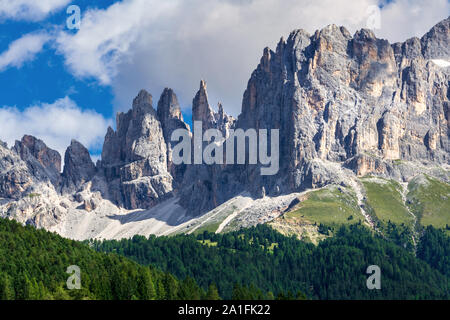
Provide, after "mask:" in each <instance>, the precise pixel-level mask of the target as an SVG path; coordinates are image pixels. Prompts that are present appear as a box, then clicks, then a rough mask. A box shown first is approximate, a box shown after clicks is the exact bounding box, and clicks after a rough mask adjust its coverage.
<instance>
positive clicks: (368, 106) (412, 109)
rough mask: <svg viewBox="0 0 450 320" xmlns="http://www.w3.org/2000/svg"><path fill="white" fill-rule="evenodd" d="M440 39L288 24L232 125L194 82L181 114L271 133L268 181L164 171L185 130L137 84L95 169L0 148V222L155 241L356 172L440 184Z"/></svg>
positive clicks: (444, 161)
mask: <svg viewBox="0 0 450 320" xmlns="http://www.w3.org/2000/svg"><path fill="white" fill-rule="evenodd" d="M449 37H450V18H447V19H445V20H443V21H441V22H440V23H438V24H437V25H436V26H434V27H433V28H432V29H431V30H430V31H429V32H428V33H427V34H425V35H424V36H423V37H422V38H420V39H419V38H411V39H408V40H406V41H405V42H403V43H395V44H390V43H389V42H388V41H387V40H383V39H378V38H376V37H375V35H374V33H373V32H372V31H370V30H366V29H362V30H359V31H357V32H356V33H355V34H354V35H353V36H352V35H351V34H350V33H349V32H348V31H347V30H346V29H345V28H344V27H338V26H335V25H329V26H327V27H325V28H323V29H322V30H318V31H316V32H315V33H314V34H309V33H307V32H306V31H304V30H295V31H293V32H292V33H291V34H290V35H289V37H288V38H287V39H283V38H282V39H281V40H280V41H279V43H278V45H277V47H276V49H275V51H273V50H271V49H269V48H265V49H264V51H263V56H262V58H261V61H260V63H259V65H258V67H257V68H256V70H255V71H253V73H252V75H251V77H250V80H249V81H248V85H247V88H246V90H245V92H244V95H243V101H242V111H241V114H240V115H239V116H238V118H237V119H234V118H233V117H231V116H229V115H227V114H226V113H225V111H224V108H223V106H222V104H220V103H219V105H218V111H217V112H215V111H214V110H213V109H212V108H211V106H210V103H209V101H208V94H207V87H206V82H204V81H203V80H202V81H201V83H200V88H199V90H198V92H197V94H196V95H195V97H194V99H193V102H192V117H193V120H194V121H196V120H198V121H202V124H203V128H204V129H209V128H215V129H218V130H220V132H222V133H223V135H224V136H225V137H227V136H228V133H229V130H230V129H239V128H241V129H244V130H247V129H251V128H253V129H269V130H270V129H279V130H280V161H279V165H280V169H279V171H278V173H277V174H276V175H274V176H261V175H260V165H248V164H245V165H206V164H202V165H185V164H183V165H175V164H174V163H173V162H172V153H171V150H172V149H173V147H174V143H173V142H171V141H170V137H171V135H172V132H173V131H175V130H176V129H187V130H190V128H189V125H187V124H186V122H185V121H184V119H183V116H182V114H181V110H180V106H179V103H178V99H177V96H176V94H175V92H174V91H173V90H172V89H169V88H166V89H164V91H163V93H162V94H161V96H160V98H159V101H158V103H157V105H156V109H155V108H154V104H153V97H152V95H150V94H149V93H148V92H147V91H145V90H142V91H140V92H139V94H138V95H137V96H136V98H135V99H134V101H133V104H132V108H131V109H130V110H129V111H128V112H126V113H118V114H117V119H116V130H114V129H113V128H111V127H110V128H108V131H107V133H106V136H105V140H104V144H103V150H102V155H101V160H99V161H98V162H97V163H96V164H94V163H93V162H92V160H91V157H90V155H89V152H88V150H87V149H86V148H85V147H84V146H83V145H82V144H81V143H79V142H77V141H75V140H73V141H72V142H71V145H70V146H69V147H68V148H67V151H66V153H65V155H64V168H63V170H62V173H61V156H60V155H59V154H58V152H56V151H54V150H52V149H50V148H49V147H47V146H46V145H45V143H44V142H43V141H41V140H39V139H37V138H35V137H32V136H24V137H23V138H22V139H21V140H20V141H17V142H16V143H15V145H14V146H12V147H11V148H8V147H7V146H6V144H5V143H0V215H2V216H6V217H10V218H14V219H17V220H19V221H21V222H24V223H29V224H33V225H36V226H38V227H44V228H46V229H50V230H55V231H57V232H59V233H61V234H63V235H66V236H69V237H75V238H89V237H120V236H130V235H131V234H132V233H141V234H149V233H156V234H163V233H164V232H166V233H167V232H170V230H171V228H172V227H177V226H180V225H182V224H186V223H187V224H189V221H193V219H198V218H199V217H202V216H205V214H209V213H208V212H212V211H211V210H214V209H215V208H217V207H219V206H221V205H222V204H224V203H227V202H228V201H231V200H232V199H237V198H236V197H240V196H242V195H245V197H249V198H251V199H261V198H264V197H285V196H286V195H289V194H295V193H299V192H303V191H305V190H309V189H314V188H321V187H324V186H327V185H330V184H337V185H344V186H345V185H346V186H349V185H350V186H352V187H355V185H354V183H355V181H356V180H355V179H356V178H357V177H360V176H367V175H374V176H380V177H384V178H390V179H394V180H397V181H400V182H405V181H409V180H411V179H412V178H414V177H415V176H417V175H418V174H422V173H425V172H426V173H427V174H429V175H432V176H435V177H437V178H439V179H441V180H443V181H446V182H448V181H449V180H450V179H449V171H448V165H449V159H450V140H449V139H450V130H449V129H450V122H449V116H450V101H449V100H450V91H449V86H450V68H449V67H445V66H443V65H442V63H441V62H442V61H444V62H445V61H446V62H449V61H450V45H449ZM246 199H247V198H246ZM283 199H284V198H283ZM283 201H284V200H283ZM244 202H245V201H244ZM262 211H264V210H262ZM262 215H264V212H263V213H262ZM267 216H270V214H266V219H265V220H264V219H263V220H264V221H266V220H270V217H269V218H267ZM233 218H234V217H231V218H229V220H232V219H233ZM248 219H250V220H251V217H249V218H248ZM110 222H111V223H114V224H111V223H110ZM228 222H229V221H228ZM259 222H261V220H257V219H256V220H255V223H259ZM127 223H128V225H127ZM79 224H82V225H85V227H83V228H84V229H83V232H81V231H79V232H78V233H77V231H76V230H80V229H79V228H82V227H80V226H79ZM191 224H192V223H191ZM125 225H127V226H128V227H129V228H128V229H127V230H128V231H126V232H125V231H123V228H124V226H125ZM130 225H133V227H132V228H131V227H130ZM162 225H164V227H161V228H162V229H161V228H159V227H158V226H162ZM77 228H78V229H77ZM90 228H91V229H92V232H91V233H89V232H87V231H86V230H87V229H90ZM105 230H106V231H105ZM108 230H109V231H108ZM130 230H131V231H130ZM161 230H163V231H161Z"/></svg>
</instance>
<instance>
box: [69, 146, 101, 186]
mask: <svg viewBox="0 0 450 320" xmlns="http://www.w3.org/2000/svg"><path fill="white" fill-rule="evenodd" d="M94 174H95V165H94V163H93V162H92V160H91V155H90V154H89V151H88V149H86V148H85V147H84V146H83V145H82V144H81V143H80V142H78V141H76V140H72V141H71V143H70V146H69V147H68V148H67V149H66V153H65V155H64V170H63V173H62V178H63V190H66V191H72V192H74V191H77V189H78V188H79V187H80V186H81V185H82V184H84V183H85V182H87V181H89V180H90V179H92V177H93V176H94Z"/></svg>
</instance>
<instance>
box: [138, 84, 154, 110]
mask: <svg viewBox="0 0 450 320" xmlns="http://www.w3.org/2000/svg"><path fill="white" fill-rule="evenodd" d="M133 110H135V111H136V112H143V113H145V112H151V111H152V110H153V111H154V109H153V97H152V95H151V94H150V93H148V92H147V91H146V90H144V89H142V90H141V91H139V93H138V95H137V96H136V97H135V98H134V99H133Z"/></svg>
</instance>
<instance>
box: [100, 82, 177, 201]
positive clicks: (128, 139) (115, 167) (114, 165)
mask: <svg viewBox="0 0 450 320" xmlns="http://www.w3.org/2000/svg"><path fill="white" fill-rule="evenodd" d="M100 167H101V168H102V170H103V172H104V174H105V177H106V179H107V181H108V184H109V196H110V197H111V198H112V200H113V201H115V202H116V203H118V204H121V205H123V206H124V207H125V208H130V209H136V208H147V207H151V206H153V205H155V204H156V203H158V202H159V201H161V200H162V199H164V198H166V197H167V196H169V195H170V194H171V192H172V177H171V176H170V174H169V173H168V171H167V149H166V144H165V141H164V136H163V130H162V128H161V124H160V122H159V121H158V119H157V115H156V111H155V110H154V109H153V107H152V96H151V95H150V94H149V93H147V92H146V91H144V90H142V91H141V92H140V93H139V94H138V96H137V97H136V98H135V99H134V101H133V108H132V109H131V110H130V111H128V112H127V113H125V114H124V113H119V114H118V115H117V131H114V130H113V129H111V128H109V129H108V132H107V134H106V137H105V142H104V146H103V151H102V160H101V163H100Z"/></svg>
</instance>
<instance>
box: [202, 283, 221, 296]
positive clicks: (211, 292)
mask: <svg viewBox="0 0 450 320" xmlns="http://www.w3.org/2000/svg"><path fill="white" fill-rule="evenodd" d="M205 299H206V300H220V296H219V290H217V286H216V284H215V283H211V284H210V285H209V287H208V291H207V292H206V296H205Z"/></svg>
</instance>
